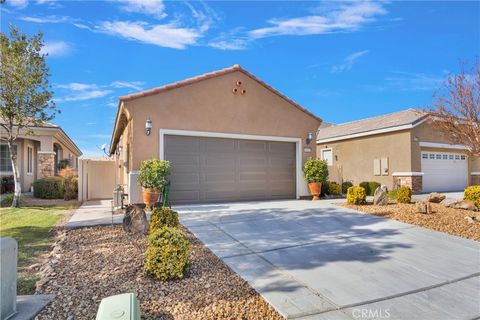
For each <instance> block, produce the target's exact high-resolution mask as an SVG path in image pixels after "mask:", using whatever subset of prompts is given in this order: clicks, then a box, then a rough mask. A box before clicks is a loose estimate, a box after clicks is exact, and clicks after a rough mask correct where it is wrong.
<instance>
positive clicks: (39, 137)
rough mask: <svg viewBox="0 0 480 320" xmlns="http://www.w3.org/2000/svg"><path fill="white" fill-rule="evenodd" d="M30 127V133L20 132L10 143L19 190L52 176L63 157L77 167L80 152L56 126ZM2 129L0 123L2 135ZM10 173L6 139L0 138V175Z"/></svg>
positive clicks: (48, 124) (2, 133) (0, 133)
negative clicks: (18, 176) (17, 171)
mask: <svg viewBox="0 0 480 320" xmlns="http://www.w3.org/2000/svg"><path fill="white" fill-rule="evenodd" d="M31 129H32V131H33V135H26V134H25V132H24V131H23V132H22V131H20V135H19V136H18V138H17V139H16V140H15V142H14V145H15V147H16V148H17V165H18V169H19V171H20V182H21V185H22V192H26V191H29V190H30V188H31V186H32V184H33V182H34V181H35V180H37V179H39V178H42V177H47V176H52V175H55V174H56V173H57V169H58V163H59V162H60V161H61V160H64V159H65V160H66V161H68V164H69V166H71V167H73V168H77V166H78V157H79V156H81V155H82V152H81V151H80V149H79V148H78V147H77V146H76V145H75V143H74V142H73V141H72V139H70V137H69V136H68V135H67V134H66V133H65V131H63V130H62V128H60V127H59V126H57V125H54V124H51V123H44V124H42V126H38V127H32V128H31ZM4 130H5V129H3V128H2V127H1V126H0V137H2V138H4V137H6V132H5V131H4ZM12 176H13V172H12V163H11V160H10V151H9V149H8V145H7V144H6V142H4V141H2V140H1V139H0V178H2V179H3V178H6V179H8V178H9V177H12Z"/></svg>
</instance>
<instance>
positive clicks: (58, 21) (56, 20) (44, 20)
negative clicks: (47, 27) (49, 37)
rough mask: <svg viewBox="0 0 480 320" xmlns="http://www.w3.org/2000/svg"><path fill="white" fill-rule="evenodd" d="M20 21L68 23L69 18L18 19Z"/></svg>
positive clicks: (26, 17) (27, 17) (31, 17)
mask: <svg viewBox="0 0 480 320" xmlns="http://www.w3.org/2000/svg"><path fill="white" fill-rule="evenodd" d="M19 19H20V20H23V21H27V22H34V23H64V22H68V21H70V20H71V19H70V17H67V16H55V15H51V16H45V17H38V16H37V17H33V16H24V17H20V18H19Z"/></svg>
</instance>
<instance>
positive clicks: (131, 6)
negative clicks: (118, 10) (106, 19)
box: [121, 0, 167, 19]
mask: <svg viewBox="0 0 480 320" xmlns="http://www.w3.org/2000/svg"><path fill="white" fill-rule="evenodd" d="M121 2H122V3H123V6H122V9H123V10H125V11H127V12H135V13H143V14H147V15H152V16H154V17H156V18H158V19H162V18H165V17H166V16H167V14H166V13H165V5H164V4H163V0H122V1H121Z"/></svg>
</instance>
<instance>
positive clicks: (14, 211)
mask: <svg viewBox="0 0 480 320" xmlns="http://www.w3.org/2000/svg"><path fill="white" fill-rule="evenodd" d="M69 208H70V207H69V206H43V207H23V208H1V209H0V236H1V237H11V238H15V239H16V240H17V242H18V266H19V267H22V266H27V265H29V264H30V263H32V261H33V260H34V259H35V257H37V256H38V255H40V254H42V253H45V252H48V251H50V250H51V247H50V246H51V244H52V239H51V236H52V234H51V231H50V230H51V228H52V227H53V226H55V224H56V223H57V222H58V221H59V220H60V219H62V217H63V216H64V215H65V213H66V212H67V211H68V209H69Z"/></svg>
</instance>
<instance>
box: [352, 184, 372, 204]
mask: <svg viewBox="0 0 480 320" xmlns="http://www.w3.org/2000/svg"><path fill="white" fill-rule="evenodd" d="M366 197H367V195H366V193H365V188H363V187H350V188H348V190H347V203H349V204H364V203H365V199H366Z"/></svg>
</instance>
